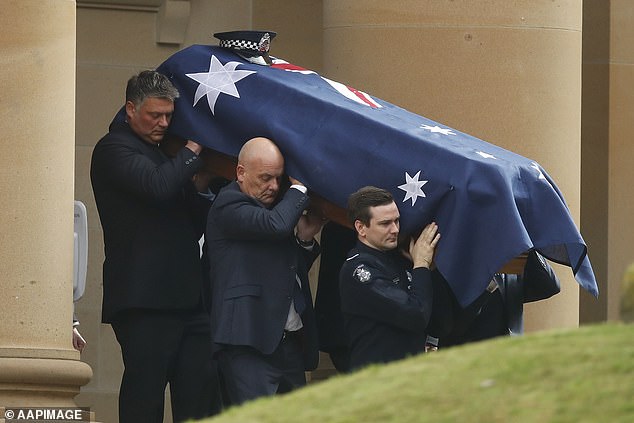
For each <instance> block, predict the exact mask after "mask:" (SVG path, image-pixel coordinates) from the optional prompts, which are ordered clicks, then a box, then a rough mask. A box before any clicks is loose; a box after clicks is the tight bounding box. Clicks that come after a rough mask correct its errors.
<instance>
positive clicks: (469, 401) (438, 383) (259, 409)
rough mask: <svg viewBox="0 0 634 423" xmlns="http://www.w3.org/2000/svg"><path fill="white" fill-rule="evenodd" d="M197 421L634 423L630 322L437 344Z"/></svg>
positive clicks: (633, 346)
mask: <svg viewBox="0 0 634 423" xmlns="http://www.w3.org/2000/svg"><path fill="white" fill-rule="evenodd" d="M204 421H205V422H214V423H215V422H240V423H248V422H271V423H278V422H306V423H308V422H310V423H312V422H317V423H320V422H351V423H352V422H354V423H357V422H398V423H407V422H427V421H429V422H610V423H613V422H634V325H623V324H602V325H596V326H586V327H582V328H579V329H570V330H558V331H550V332H542V333H539V334H532V335H526V336H523V337H515V338H500V339H496V340H492V341H488V342H481V343H478V344H471V345H467V346H463V347H457V348H452V349H446V350H443V351H439V352H437V353H434V354H428V355H421V356H417V357H412V358H409V359H407V360H403V361H400V362H396V363H392V364H389V365H384V366H371V367H369V368H367V369H365V370H363V371H360V372H357V373H355V374H352V375H347V376H337V377H334V378H331V379H329V380H327V381H324V382H318V383H315V384H312V385H310V386H308V387H306V388H303V389H300V390H297V391H295V392H292V393H290V394H287V395H283V396H276V397H272V398H263V399H259V400H257V401H253V402H251V403H248V404H246V405H244V406H243V407H235V408H232V409H230V410H228V411H226V412H224V413H223V414H221V415H220V416H217V417H216V418H214V419H207V420H204Z"/></svg>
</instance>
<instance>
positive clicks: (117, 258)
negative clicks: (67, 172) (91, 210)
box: [90, 71, 220, 423]
mask: <svg viewBox="0 0 634 423" xmlns="http://www.w3.org/2000/svg"><path fill="white" fill-rule="evenodd" d="M177 97H178V91H177V90H176V88H174V86H173V85H172V83H171V82H170V81H169V79H168V78H167V77H165V76H163V75H161V74H159V73H157V72H154V71H143V72H141V73H139V74H138V75H135V76H133V77H132V78H130V80H129V81H128V86H127V89H126V103H125V112H126V121H125V122H120V123H113V124H112V125H111V127H110V132H109V133H108V134H107V135H106V136H104V137H103V138H102V139H101V140H100V141H99V142H98V143H97V145H96V146H95V149H94V151H93V155H92V163H91V169H90V176H91V180H92V187H93V192H94V195H95V200H96V203H97V209H98V211H99V218H100V219H101V225H102V227H103V234H104V248H105V261H104V264H103V308H102V321H103V322H104V323H110V324H111V325H112V328H113V330H114V333H115V335H116V337H117V341H118V342H119V344H120V345H121V354H122V356H123V363H124V366H125V369H124V373H123V379H122V381H121V389H120V391H119V422H120V423H126V422H134V423H137V422H156V423H160V422H162V421H163V408H164V397H165V387H166V385H167V383H168V382H169V384H170V391H171V398H172V413H173V417H174V421H183V420H186V419H190V418H202V417H205V416H208V415H211V414H213V413H214V412H217V411H219V406H220V402H219V399H220V396H219V388H218V379H217V375H216V369H215V367H214V363H213V362H212V360H211V345H210V343H209V336H210V335H209V333H210V332H209V331H210V326H209V316H208V314H207V313H206V312H205V311H204V309H203V307H202V305H203V299H202V287H203V285H202V279H203V278H202V269H201V263H200V255H199V245H198V239H199V238H200V236H201V234H202V231H203V228H204V224H205V217H206V214H207V210H208V209H209V206H210V202H209V200H208V199H207V198H204V197H203V196H200V195H199V194H198V193H197V191H198V189H201V188H202V189H203V190H206V188H207V187H206V184H204V183H203V184H202V185H203V186H200V184H196V185H199V186H195V184H194V183H193V181H192V180H195V181H197V182H201V181H199V180H198V176H196V175H197V174H196V173H197V171H198V170H199V168H200V164H201V162H202V160H199V159H198V155H199V154H200V152H201V150H202V146H200V145H199V144H197V143H195V142H193V141H188V142H187V143H186V144H185V145H183V147H182V148H180V149H179V151H177V152H176V154H175V156H174V157H171V158H170V157H168V156H167V155H166V154H164V152H163V151H162V150H161V148H160V146H159V144H160V143H161V142H162V141H163V139H164V136H165V133H166V131H167V128H168V126H169V123H170V119H171V117H172V112H173V111H174V100H175V99H176V98H177ZM203 182H204V181H203Z"/></svg>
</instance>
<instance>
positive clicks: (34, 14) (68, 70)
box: [0, 0, 92, 407]
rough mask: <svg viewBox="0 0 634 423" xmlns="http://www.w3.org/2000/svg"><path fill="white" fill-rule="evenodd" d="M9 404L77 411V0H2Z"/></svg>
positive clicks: (0, 354)
mask: <svg viewBox="0 0 634 423" xmlns="http://www.w3.org/2000/svg"><path fill="white" fill-rule="evenodd" d="M0 10H2V13H0V40H2V44H1V46H0V60H1V61H2V63H3V64H2V70H0V87H1V92H2V95H1V96H0V116H2V120H1V121H0V138H1V139H0V198H1V199H2V206H1V207H0V233H1V234H2V242H1V243H0V322H1V323H0V405H2V406H16V407H19V406H22V407H29V406H30V407H34V406H60V407H61V406H66V407H72V406H74V405H75V403H74V401H73V398H74V396H75V395H77V393H78V392H79V387H80V386H81V385H84V384H85V383H87V382H88V381H89V380H90V377H91V374H92V372H91V369H90V367H89V366H88V365H87V364H85V363H82V362H81V361H79V353H78V352H76V351H75V350H73V347H72V342H71V337H72V335H71V330H72V326H71V322H72V313H73V302H72V267H73V265H72V263H73V172H74V167H73V165H74V155H75V152H74V147H75V1H71V0H0Z"/></svg>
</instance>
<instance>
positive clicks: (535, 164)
mask: <svg viewBox="0 0 634 423" xmlns="http://www.w3.org/2000/svg"><path fill="white" fill-rule="evenodd" d="M531 167H532V168H533V169H535V170H536V171H537V172H539V176H538V179H544V180H545V179H546V177H545V176H544V174H543V173H542V170H541V169H540V168H539V165H538V164H537V163H535V162H533V163H531Z"/></svg>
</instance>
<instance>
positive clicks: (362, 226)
mask: <svg viewBox="0 0 634 423" xmlns="http://www.w3.org/2000/svg"><path fill="white" fill-rule="evenodd" d="M354 228H355V229H356V230H357V233H358V234H359V235H360V236H362V237H364V236H365V228H366V226H365V224H364V223H363V222H362V221H360V220H359V219H357V220H355V221H354Z"/></svg>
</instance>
